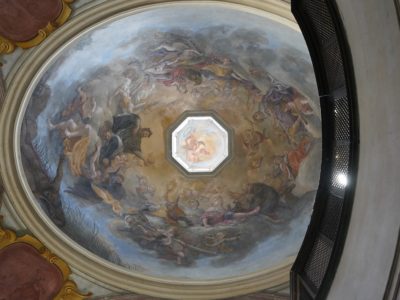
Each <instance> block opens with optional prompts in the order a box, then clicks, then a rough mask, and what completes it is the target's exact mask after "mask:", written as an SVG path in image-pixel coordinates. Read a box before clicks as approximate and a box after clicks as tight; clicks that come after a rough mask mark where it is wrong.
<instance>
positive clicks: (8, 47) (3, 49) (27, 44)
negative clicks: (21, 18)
mask: <svg viewBox="0 0 400 300" xmlns="http://www.w3.org/2000/svg"><path fill="white" fill-rule="evenodd" d="M60 1H61V6H62V8H61V12H60V13H59V15H58V17H57V18H56V19H55V20H49V22H48V23H47V25H46V26H45V27H44V28H41V29H39V30H38V32H37V35H36V36H35V37H33V38H32V39H30V40H27V41H13V40H11V39H9V38H5V37H4V36H1V35H0V54H9V53H12V52H13V51H14V50H15V48H16V47H20V48H23V49H28V48H32V47H34V46H37V45H39V44H40V43H41V42H42V41H43V40H44V39H46V38H47V37H48V36H49V34H50V33H52V32H53V31H54V30H56V29H57V28H58V27H60V26H61V25H63V24H64V23H65V22H66V21H67V20H68V18H69V16H70V15H71V8H70V7H69V4H70V3H72V2H73V1H74V0H60ZM16 22H18V19H16Z"/></svg>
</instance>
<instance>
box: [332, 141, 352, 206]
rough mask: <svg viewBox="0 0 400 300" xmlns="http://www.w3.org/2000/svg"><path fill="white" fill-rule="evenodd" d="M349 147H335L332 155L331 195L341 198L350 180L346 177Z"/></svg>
mask: <svg viewBox="0 0 400 300" xmlns="http://www.w3.org/2000/svg"><path fill="white" fill-rule="evenodd" d="M349 150H350V149H349V145H336V147H335V149H334V152H333V155H334V159H333V168H332V181H331V193H332V194H334V195H336V196H337V197H340V198H343V197H344V193H345V190H346V187H347V186H348V184H349V181H350V180H351V179H350V178H349V176H348V169H349V158H350V157H349V155H350V153H349Z"/></svg>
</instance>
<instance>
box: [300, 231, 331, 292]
mask: <svg viewBox="0 0 400 300" xmlns="http://www.w3.org/2000/svg"><path fill="white" fill-rule="evenodd" d="M331 252H332V247H331V243H329V242H328V241H327V240H324V239H322V238H321V237H320V238H318V239H317V240H316V241H315V243H314V246H313V248H312V250H311V254H310V256H309V259H308V261H307V264H306V266H305V268H304V271H305V274H306V276H307V279H308V280H309V281H310V282H311V283H312V284H313V285H314V288H316V289H318V288H319V287H320V286H321V283H322V279H323V278H324V275H325V272H326V269H327V268H328V263H329V258H330V256H331Z"/></svg>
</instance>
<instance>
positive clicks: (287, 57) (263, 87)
mask: <svg viewBox="0 0 400 300" xmlns="http://www.w3.org/2000/svg"><path fill="white" fill-rule="evenodd" d="M31 90H32V92H31V93H30V94H29V95H28V97H27V98H26V101H25V110H24V111H21V112H20V115H21V120H20V132H19V133H18V134H19V135H20V142H19V147H20V154H21V156H20V162H19V164H20V166H21V169H22V170H23V175H24V178H25V179H24V180H25V181H26V183H27V185H26V186H27V187H29V188H28V191H27V193H28V194H29V195H30V196H31V197H30V198H31V201H33V202H34V204H35V205H36V206H37V207H38V209H40V210H41V211H42V212H43V213H44V214H45V215H46V217H45V216H44V217H45V218H47V219H48V220H49V221H51V222H50V223H52V224H54V225H55V226H57V227H58V228H59V229H60V230H61V231H62V232H63V233H64V234H65V235H66V236H67V237H68V238H70V239H71V240H72V241H74V243H75V244H76V245H79V246H81V247H83V248H84V249H86V250H85V251H88V253H91V255H92V254H94V255H96V256H98V257H100V258H102V259H104V260H106V261H108V262H111V263H113V264H115V265H118V266H121V267H123V268H126V269H128V270H133V271H135V272H140V273H141V274H145V275H149V276H155V277H160V278H166V277H168V278H173V279H184V280H186V279H189V280H206V279H207V280H214V279H224V278H228V277H232V276H242V275H247V274H251V273H255V272H259V271H261V270H264V269H268V268H273V267H275V266H277V265H279V264H280V263H282V262H283V261H287V260H288V259H290V258H291V257H293V256H294V255H296V253H297V251H298V249H299V247H300V244H301V242H302V240H303V237H304V233H305V231H306V228H307V225H308V223H309V218H310V215H311V210H312V206H313V202H314V198H315V192H316V189H317V187H318V181H319V176H320V166H321V139H320V138H321V121H320V108H319V104H318V101H319V100H318V97H317V90H316V83H315V78H314V73H313V68H312V65H311V61H310V58H309V54H308V51H307V48H306V45H305V42H304V40H303V37H302V35H301V33H300V32H299V31H298V30H296V29H295V28H294V27H291V26H288V25H287V24H283V23H281V22H278V20H277V18H275V17H273V16H272V15H269V14H266V13H261V12H259V11H256V10H243V9H238V8H236V7H235V6H223V5H217V4H212V5H211V4H174V5H165V6H159V7H157V6H155V7H153V8H151V9H148V10H143V11H141V12H136V13H127V14H125V15H123V16H120V17H118V18H114V19H112V20H109V21H107V22H104V23H102V24H100V25H97V26H94V27H92V28H90V29H88V30H86V31H85V32H83V33H81V34H80V35H79V36H77V37H76V38H74V39H73V40H72V41H71V42H70V43H68V44H67V45H65V46H63V47H62V48H60V50H59V51H58V52H57V53H56V54H55V55H54V56H53V57H50V58H49V59H48V61H47V63H46V64H45V66H43V68H42V70H41V71H40V72H39V73H38V76H37V77H36V80H35V81H34V83H33V86H32V89H31Z"/></svg>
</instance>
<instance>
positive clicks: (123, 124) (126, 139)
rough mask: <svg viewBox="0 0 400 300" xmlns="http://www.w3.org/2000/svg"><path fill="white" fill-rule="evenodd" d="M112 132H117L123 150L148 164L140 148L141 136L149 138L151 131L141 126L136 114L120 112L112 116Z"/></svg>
mask: <svg viewBox="0 0 400 300" xmlns="http://www.w3.org/2000/svg"><path fill="white" fill-rule="evenodd" d="M112 131H113V133H115V134H117V135H118V136H119V137H120V138H121V140H122V145H123V152H125V153H132V154H134V155H136V156H137V157H138V158H139V159H141V160H142V161H143V162H144V163H145V164H148V162H147V160H146V159H145V157H144V154H143V152H142V149H141V144H142V138H149V137H150V136H151V135H152V134H153V133H152V131H151V129H150V128H142V127H141V120H140V117H139V116H138V115H137V114H133V113H131V114H120V115H116V116H114V118H113V127H112Z"/></svg>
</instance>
